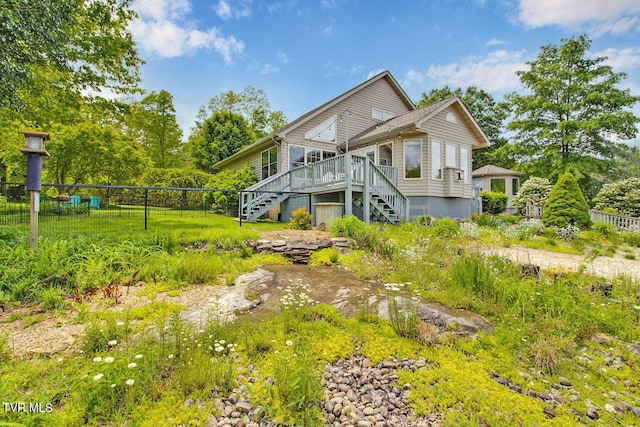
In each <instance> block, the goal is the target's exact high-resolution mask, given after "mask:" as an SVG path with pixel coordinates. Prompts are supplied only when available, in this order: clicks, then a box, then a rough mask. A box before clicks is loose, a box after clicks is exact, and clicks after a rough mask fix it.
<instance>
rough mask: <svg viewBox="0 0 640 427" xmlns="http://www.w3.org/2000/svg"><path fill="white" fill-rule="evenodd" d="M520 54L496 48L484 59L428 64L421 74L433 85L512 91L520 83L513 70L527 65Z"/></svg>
mask: <svg viewBox="0 0 640 427" xmlns="http://www.w3.org/2000/svg"><path fill="white" fill-rule="evenodd" d="M522 57H523V52H521V51H518V52H509V51H506V50H497V51H494V52H491V53H489V54H488V55H487V56H485V57H484V58H482V57H478V56H470V57H467V58H464V59H463V60H462V61H461V62H458V63H452V64H447V65H431V66H430V67H429V69H428V70H427V71H426V73H425V76H426V77H428V78H430V79H432V80H434V81H435V83H436V85H437V86H444V85H450V86H454V87H463V88H464V87H467V86H478V87H479V88H480V89H484V90H486V91H489V92H494V91H495V92H501V91H507V90H513V89H516V88H518V87H519V86H520V80H519V78H518V76H517V75H516V71H518V70H526V69H528V68H529V67H528V65H527V64H526V63H525V62H524V61H523V59H522ZM416 73H417V72H416ZM417 74H419V73H417ZM414 80H415V79H414ZM416 81H417V80H416Z"/></svg>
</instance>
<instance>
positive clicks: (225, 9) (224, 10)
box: [213, 0, 231, 19]
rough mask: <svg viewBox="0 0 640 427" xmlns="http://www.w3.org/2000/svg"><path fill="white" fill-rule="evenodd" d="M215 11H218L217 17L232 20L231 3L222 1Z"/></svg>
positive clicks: (214, 8) (215, 7)
mask: <svg viewBox="0 0 640 427" xmlns="http://www.w3.org/2000/svg"><path fill="white" fill-rule="evenodd" d="M213 10H215V11H216V15H218V16H219V17H220V18H221V19H229V18H231V7H230V6H229V3H227V2H226V1H224V0H220V1H219V2H218V4H217V5H215V6H214V7H213Z"/></svg>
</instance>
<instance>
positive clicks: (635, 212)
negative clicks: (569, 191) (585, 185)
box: [593, 178, 640, 217]
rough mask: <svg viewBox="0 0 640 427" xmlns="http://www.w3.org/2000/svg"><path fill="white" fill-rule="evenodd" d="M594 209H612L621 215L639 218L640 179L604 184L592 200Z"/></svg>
mask: <svg viewBox="0 0 640 427" xmlns="http://www.w3.org/2000/svg"><path fill="white" fill-rule="evenodd" d="M593 201H594V203H595V209H596V210H599V211H603V210H605V209H613V210H614V211H615V212H616V213H619V214H621V215H629V216H635V217H640V178H629V179H625V180H624V181H618V182H614V183H611V184H605V185H604V186H603V187H602V189H600V192H599V193H598V194H597V195H596V197H595V198H594V199H593Z"/></svg>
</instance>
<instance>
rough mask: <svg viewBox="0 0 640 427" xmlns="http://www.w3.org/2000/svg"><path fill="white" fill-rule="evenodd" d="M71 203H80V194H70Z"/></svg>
mask: <svg viewBox="0 0 640 427" xmlns="http://www.w3.org/2000/svg"><path fill="white" fill-rule="evenodd" d="M71 204H72V205H73V206H78V205H79V204H80V196H71Z"/></svg>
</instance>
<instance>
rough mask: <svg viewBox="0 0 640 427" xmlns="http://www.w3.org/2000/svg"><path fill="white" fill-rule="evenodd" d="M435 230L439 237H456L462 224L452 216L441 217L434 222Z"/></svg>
mask: <svg viewBox="0 0 640 427" xmlns="http://www.w3.org/2000/svg"><path fill="white" fill-rule="evenodd" d="M433 230H434V231H435V233H436V235H437V236H439V237H454V236H457V235H458V233H460V224H458V222H457V221H456V220H455V219H452V218H447V217H445V218H440V219H438V220H437V221H435V223H434V224H433Z"/></svg>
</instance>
